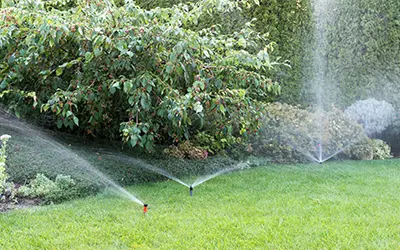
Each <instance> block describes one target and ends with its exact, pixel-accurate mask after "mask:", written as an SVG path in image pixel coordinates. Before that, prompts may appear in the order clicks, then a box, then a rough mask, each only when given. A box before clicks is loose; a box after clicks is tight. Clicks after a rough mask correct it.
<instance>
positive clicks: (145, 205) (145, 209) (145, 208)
mask: <svg viewBox="0 0 400 250" xmlns="http://www.w3.org/2000/svg"><path fill="white" fill-rule="evenodd" d="M148 206H149V205H148V204H143V213H144V214H146V213H147V207H148Z"/></svg>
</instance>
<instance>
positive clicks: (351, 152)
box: [343, 138, 374, 160]
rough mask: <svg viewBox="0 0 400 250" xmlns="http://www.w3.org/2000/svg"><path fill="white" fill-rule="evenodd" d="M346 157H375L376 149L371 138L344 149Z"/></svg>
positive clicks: (367, 158) (356, 158)
mask: <svg viewBox="0 0 400 250" xmlns="http://www.w3.org/2000/svg"><path fill="white" fill-rule="evenodd" d="M343 155H344V157H345V158H348V159H352V160H372V159H373V158H374V149H373V144H372V140H371V139H368V138H367V139H365V140H362V141H361V142H358V143H356V144H355V145H353V146H352V147H350V148H348V149H345V150H344V151H343Z"/></svg>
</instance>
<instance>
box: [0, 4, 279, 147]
mask: <svg viewBox="0 0 400 250" xmlns="http://www.w3.org/2000/svg"><path fill="white" fill-rule="evenodd" d="M51 2H54V3H57V2H58V0H55V1H51ZM68 2H71V3H72V2H73V1H68ZM241 2H242V3H243V2H247V1H241ZM76 5H77V6H76V7H75V8H71V9H69V10H67V11H64V10H55V9H52V8H48V6H47V7H46V5H45V4H44V3H43V2H37V4H35V5H32V4H29V1H27V0H20V1H18V2H17V4H16V6H15V8H9V9H8V8H7V9H6V10H4V11H1V12H0V26H1V27H2V29H3V30H2V33H1V34H2V35H1V36H0V48H1V49H0V59H1V60H0V79H1V82H0V102H1V103H4V104H5V105H6V106H7V107H8V108H10V109H11V110H13V111H14V112H15V114H16V115H17V116H31V117H34V116H37V114H38V113H39V112H44V113H46V114H52V116H53V119H54V121H55V123H56V124H54V125H57V127H58V128H59V129H64V130H68V131H72V130H73V131H75V132H79V133H81V134H86V135H93V136H102V137H108V138H110V139H116V138H118V137H120V138H121V137H122V140H123V141H124V142H125V143H126V144H127V145H129V146H131V147H141V148H144V149H146V150H148V151H152V150H153V145H154V144H155V143H160V144H165V143H167V142H170V141H169V138H173V141H174V142H180V141H182V140H189V139H192V137H193V136H194V134H195V133H196V131H198V130H202V131H205V132H207V133H208V134H209V135H212V136H213V137H214V138H215V139H216V140H218V141H221V142H222V141H223V140H226V138H227V137H234V138H241V137H245V135H244V134H243V133H241V131H242V129H246V128H250V129H252V130H253V129H254V128H256V127H257V126H258V125H259V123H258V121H257V120H256V119H257V117H259V111H258V110H257V109H256V108H255V107H257V102H258V101H270V100H274V99H276V98H277V95H279V93H280V92H281V86H280V85H279V84H278V83H277V82H276V81H274V80H272V76H273V73H272V71H273V70H275V69H278V68H279V67H280V66H279V65H283V64H284V63H280V62H278V61H277V60H278V59H277V58H276V57H274V56H273V53H272V52H273V49H274V48H273V43H271V41H269V39H268V38H267V37H266V36H265V35H264V34H260V33H258V32H255V31H254V30H253V29H252V24H251V23H250V22H244V23H243V27H242V28H241V30H240V32H230V33H229V34H224V33H221V32H220V30H219V29H217V28H215V27H212V26H210V27H207V28H205V29H202V30H199V31H194V30H191V29H189V28H187V27H188V26H192V25H194V24H195V23H197V21H198V19H199V16H200V15H202V14H205V13H207V12H218V11H221V12H229V11H233V10H237V11H239V4H238V3H237V2H236V1H230V0H229V1H228V0H227V1H219V0H202V1H199V2H197V3H193V4H189V6H183V5H179V6H174V7H171V8H166V9H160V8H156V9H153V10H149V11H146V10H143V9H141V8H139V7H138V6H137V5H136V4H135V3H134V2H133V1H126V3H125V5H124V7H123V8H118V7H116V6H114V5H112V4H110V3H109V1H106V2H104V1H100V0H94V1H90V2H82V1H76ZM62 9H63V8H62ZM105 9H107V12H106V13H105V12H104V10H105ZM28 13H29V15H28ZM103 14H104V15H103ZM14 31H15V32H14ZM260 44H261V45H262V46H260ZM27 48H29V49H27ZM14 52H17V53H14ZM32 83H34V84H32ZM39 109H40V111H39ZM49 120H50V121H51V120H52V119H49ZM222 124H226V125H227V126H229V127H230V129H229V131H230V133H218V132H219V131H218V129H219V127H220V126H221V125H222Z"/></svg>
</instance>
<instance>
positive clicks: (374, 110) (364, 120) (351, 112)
mask: <svg viewBox="0 0 400 250" xmlns="http://www.w3.org/2000/svg"><path fill="white" fill-rule="evenodd" d="M345 113H346V114H347V115H348V116H349V117H351V118H352V119H353V120H354V121H356V122H358V123H359V124H361V125H362V126H363V127H364V130H365V132H366V133H367V135H368V136H370V137H371V136H374V135H376V134H379V133H381V132H382V131H384V130H385V129H386V128H387V127H388V126H389V125H390V124H391V123H392V122H393V121H394V119H395V110H394V108H393V106H392V105H391V104H390V103H387V102H385V101H377V100H375V99H373V98H370V99H367V100H362V101H357V102H355V103H354V104H353V105H351V106H350V107H348V108H347V109H346V110H345Z"/></svg>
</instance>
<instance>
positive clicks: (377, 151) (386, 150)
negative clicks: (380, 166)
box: [372, 139, 393, 160]
mask: <svg viewBox="0 0 400 250" xmlns="http://www.w3.org/2000/svg"><path fill="white" fill-rule="evenodd" d="M372 148H373V152H374V153H373V154H374V159H380V160H383V159H388V158H392V157H393V156H392V155H391V153H390V151H391V149H390V146H389V145H388V144H387V143H386V142H385V141H382V140H379V139H373V140H372Z"/></svg>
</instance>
